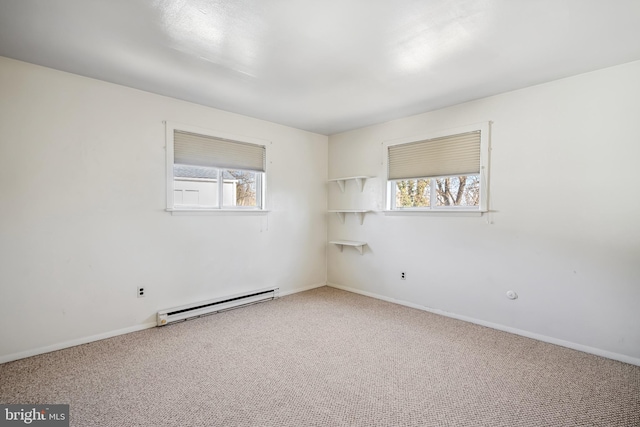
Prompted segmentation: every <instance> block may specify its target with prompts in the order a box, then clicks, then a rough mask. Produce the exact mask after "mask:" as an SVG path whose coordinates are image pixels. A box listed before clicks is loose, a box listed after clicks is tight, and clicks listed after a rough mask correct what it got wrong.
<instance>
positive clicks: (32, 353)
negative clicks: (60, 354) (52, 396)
mask: <svg viewBox="0 0 640 427" xmlns="http://www.w3.org/2000/svg"><path fill="white" fill-rule="evenodd" d="M326 285H327V284H326V283H325V282H322V283H317V284H314V285H310V286H305V287H303V288H296V289H291V290H287V291H280V293H279V296H280V297H283V296H287V295H291V294H295V293H298V292H304V291H309V290H311V289H315V288H321V287H323V286H326ZM154 327H156V323H155V322H153V323H143V324H141V325H136V326H131V327H128V328H123V329H118V330H115V331H110V332H105V333H102V334H97V335H91V336H88V337H83V338H77V339H75V340H70V341H64V342H61V343H58V344H52V345H48V346H45V347H39V348H34V349H32V350H26V351H21V352H18V353H12V354H7V355H4V356H0V364H2V363H7V362H13V361H14V360H18V359H24V358H27V357H31V356H37V355H38V354H44V353H50V352H52V351H58V350H63V349H65V348H69V347H75V346H77V345H82V344H88V343H90V342H94V341H100V340H104V339H107V338H113V337H116V336H118V335H124V334H129V333H131V332H138V331H142V330H144V329H149V328H154Z"/></svg>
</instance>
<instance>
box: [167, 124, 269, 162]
mask: <svg viewBox="0 0 640 427" xmlns="http://www.w3.org/2000/svg"><path fill="white" fill-rule="evenodd" d="M173 132H174V137H173V144H174V145H173V152H174V154H173V159H174V163H175V164H180V165H193V166H205V167H214V168H226V169H241V170H249V171H255V172H264V170H265V164H266V150H265V147H264V146H262V145H256V144H250V143H246V142H240V141H230V140H226V139H220V138H214V137H211V136H206V135H199V134H195V133H191V132H184V131H180V130H174V131H173Z"/></svg>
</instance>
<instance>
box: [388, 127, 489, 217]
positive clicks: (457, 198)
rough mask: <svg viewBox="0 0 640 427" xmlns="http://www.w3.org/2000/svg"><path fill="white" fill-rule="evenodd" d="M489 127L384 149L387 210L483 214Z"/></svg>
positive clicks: (396, 143)
mask: <svg viewBox="0 0 640 427" xmlns="http://www.w3.org/2000/svg"><path fill="white" fill-rule="evenodd" d="M488 128H489V124H488V123H487V124H486V125H482V126H470V127H465V128H458V129H455V130H454V131H449V132H446V133H440V134H435V135H431V136H428V137H426V138H411V139H403V140H398V141H390V142H387V143H385V144H384V147H385V159H386V161H387V165H386V166H387V191H386V206H387V209H388V210H391V211H406V212H411V211H415V212H428V211H440V212H441V211H476V212H485V211H486V210H487V204H488V203H487V193H488V191H487V177H486V171H487V162H488Z"/></svg>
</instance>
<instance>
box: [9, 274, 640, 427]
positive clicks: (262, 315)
mask: <svg viewBox="0 0 640 427" xmlns="http://www.w3.org/2000/svg"><path fill="white" fill-rule="evenodd" d="M0 402H2V403H68V404H70V405H71V425H72V426H82V427H90V426H109V427H123V426H154V427H155V426H158V427H159V426H180V427H183V426H474V427H475V426H505V427H515V426H607V427H610V426H640V367H636V366H632V365H628V364H624V363H620V362H615V361H612V360H608V359H604V358H601V357H597V356H592V355H588V354H584V353H581V352H578V351H574V350H569V349H566V348H562V347H557V346H554V345H550V344H545V343H542V342H538V341H534V340H531V339H528V338H523V337H520V336H516V335H511V334H508V333H504V332H499V331H495V330H492V329H488V328H484V327H481V326H477V325H472V324H469V323H465V322H462V321H457V320H453V319H449V318H446V317H441V316H437V315H434V314H430V313H425V312H422V311H419V310H414V309H410V308H406V307H403V306H398V305H394V304H390V303H386V302H383V301H378V300H375V299H371V298H367V297H363V296H360V295H356V294H352V293H348V292H343V291H340V290H336V289H332V288H326V287H325V288H319V289H316V290H313V291H309V292H304V293H300V294H295V295H291V296H288V297H284V298H281V299H279V300H276V301H271V302H267V303H263V304H257V305H253V306H250V307H246V308H242V309H238V310H232V311H228V312H225V313H220V314H216V315H213V316H208V317H205V318H202V319H198V320H193V321H188V322H183V323H180V324H177V325H173V326H168V327H164V328H154V329H149V330H145V331H142V332H137V333H132V334H129V335H124V336H120V337H116V338H112V339H108V340H104V341H100V342H95V343H91V344H86V345H82V346H78V347H74V348H70V349H66V350H62V351H57V352H54V353H49V354H45V355H41V356H36V357H32V358H29V359H23V360H19V361H16V362H11V363H6V364H4V365H0Z"/></svg>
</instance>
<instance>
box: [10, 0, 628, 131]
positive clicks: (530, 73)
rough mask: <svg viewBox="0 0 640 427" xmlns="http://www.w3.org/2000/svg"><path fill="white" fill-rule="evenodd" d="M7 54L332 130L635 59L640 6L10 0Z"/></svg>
mask: <svg viewBox="0 0 640 427" xmlns="http://www.w3.org/2000/svg"><path fill="white" fill-rule="evenodd" d="M0 55H2V56H7V57H10V58H15V59H19V60H22V61H27V62H31V63H35V64H40V65H44V66H47V67H52V68H56V69H59V70H64V71H69V72H72V73H76V74H80V75H84V76H89V77H93V78H97V79H101V80H106V81H109V82H113V83H118V84H121V85H125V86H130V87H134V88H138V89H142V90H146V91H149V92H154V93H158V94H162V95H167V96H171V97H174V98H179V99H184V100H188V101H192V102H195V103H198V104H203V105H208V106H211V107H215V108H219V109H222V110H227V111H232V112H236V113H240V114H244V115H247V116H251V117H256V118H260V119H265V120H269V121H272V122H276V123H281V124H284V125H288V126H293V127H296V128H300V129H305V130H309V131H313V132H318V133H322V134H334V133H337V132H341V131H345V130H350V129H355V128H359V127H362V126H366V125H370V124H374V123H379V122H384V121H388V120H391V119H395V118H399V117H404V116H408V115H412V114H417V113H422V112H425V111H429V110H434V109H437V108H441V107H445V106H449V105H453V104H457V103H460V102H464V101H469V100H472V99H477V98H481V97H485V96H489V95H493V94H496V93H500V92H505V91H509V90H513V89H518V88H522V87H526V86H530V85H534V84H538V83H542V82H546V81H550V80H554V79H558V78H562V77H566V76H570V75H575V74H579V73H583V72H587V71H591V70H596V69H599V68H604V67H608V66H612V65H616V64H621V63H625V62H630V61H633V60H638V59H640V0H422V1H414V0H0ZM0 96H1V95H0Z"/></svg>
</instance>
